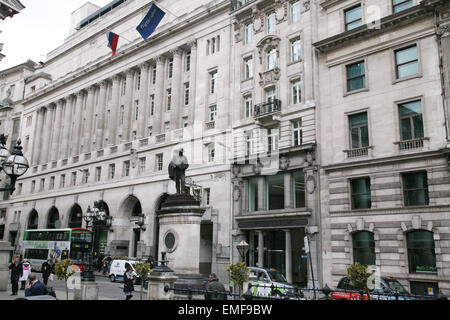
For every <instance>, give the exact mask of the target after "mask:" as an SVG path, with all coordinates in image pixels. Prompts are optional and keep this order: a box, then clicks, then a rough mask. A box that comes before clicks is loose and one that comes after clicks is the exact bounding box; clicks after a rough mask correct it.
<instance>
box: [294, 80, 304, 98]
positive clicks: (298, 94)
mask: <svg viewBox="0 0 450 320" xmlns="http://www.w3.org/2000/svg"><path fill="white" fill-rule="evenodd" d="M301 99H302V86H301V82H300V80H295V81H294V82H292V104H299V103H301Z"/></svg>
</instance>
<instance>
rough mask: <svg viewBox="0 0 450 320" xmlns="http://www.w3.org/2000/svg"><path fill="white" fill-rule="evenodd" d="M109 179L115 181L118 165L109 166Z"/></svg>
mask: <svg viewBox="0 0 450 320" xmlns="http://www.w3.org/2000/svg"><path fill="white" fill-rule="evenodd" d="M108 175H109V178H110V179H114V176H115V175H116V165H115V164H114V163H112V164H110V165H109V174H108Z"/></svg>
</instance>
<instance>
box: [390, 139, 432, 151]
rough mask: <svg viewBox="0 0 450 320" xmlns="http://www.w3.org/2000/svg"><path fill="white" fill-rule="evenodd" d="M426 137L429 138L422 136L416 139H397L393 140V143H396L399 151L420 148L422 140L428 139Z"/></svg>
mask: <svg viewBox="0 0 450 320" xmlns="http://www.w3.org/2000/svg"><path fill="white" fill-rule="evenodd" d="M428 139H429V138H426V137H424V138H418V139H411V140H404V141H397V142H394V144H397V145H398V149H399V150H400V151H408V150H415V149H422V148H423V142H424V140H428Z"/></svg>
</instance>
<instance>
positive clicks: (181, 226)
mask: <svg viewBox="0 0 450 320" xmlns="http://www.w3.org/2000/svg"><path fill="white" fill-rule="evenodd" d="M204 212H205V208H202V207H200V203H199V201H197V200H195V198H194V197H192V196H191V195H188V194H177V195H170V196H169V197H168V198H167V199H166V201H165V202H164V203H163V204H162V205H161V210H160V212H159V226H160V227H159V246H160V248H159V252H161V251H165V252H166V259H167V261H168V265H169V267H170V268H171V269H172V270H173V271H174V272H175V273H176V274H195V275H197V274H199V271H200V269H199V263H200V223H201V220H202V216H203V213H204Z"/></svg>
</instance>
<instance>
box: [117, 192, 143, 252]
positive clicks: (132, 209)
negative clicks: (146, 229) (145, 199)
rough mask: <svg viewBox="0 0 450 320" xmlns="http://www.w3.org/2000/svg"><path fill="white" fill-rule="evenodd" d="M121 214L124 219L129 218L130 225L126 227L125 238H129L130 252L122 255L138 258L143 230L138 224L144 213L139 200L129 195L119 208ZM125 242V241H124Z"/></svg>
mask: <svg viewBox="0 0 450 320" xmlns="http://www.w3.org/2000/svg"><path fill="white" fill-rule="evenodd" d="M119 213H120V215H121V216H122V217H128V218H129V221H130V224H129V226H128V227H126V226H125V228H126V229H128V230H124V231H125V234H124V236H125V237H128V251H127V252H126V253H125V252H123V253H122V254H125V255H127V256H128V257H137V256H138V255H140V254H139V251H140V250H138V249H139V245H140V241H141V229H140V228H139V226H138V225H137V224H136V222H137V219H138V217H139V216H140V215H141V214H142V213H143V212H142V205H141V202H140V201H139V199H138V198H137V197H136V196H134V195H129V196H128V197H126V198H125V200H123V202H122V204H121V205H120V207H119ZM124 241H125V240H124Z"/></svg>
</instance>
